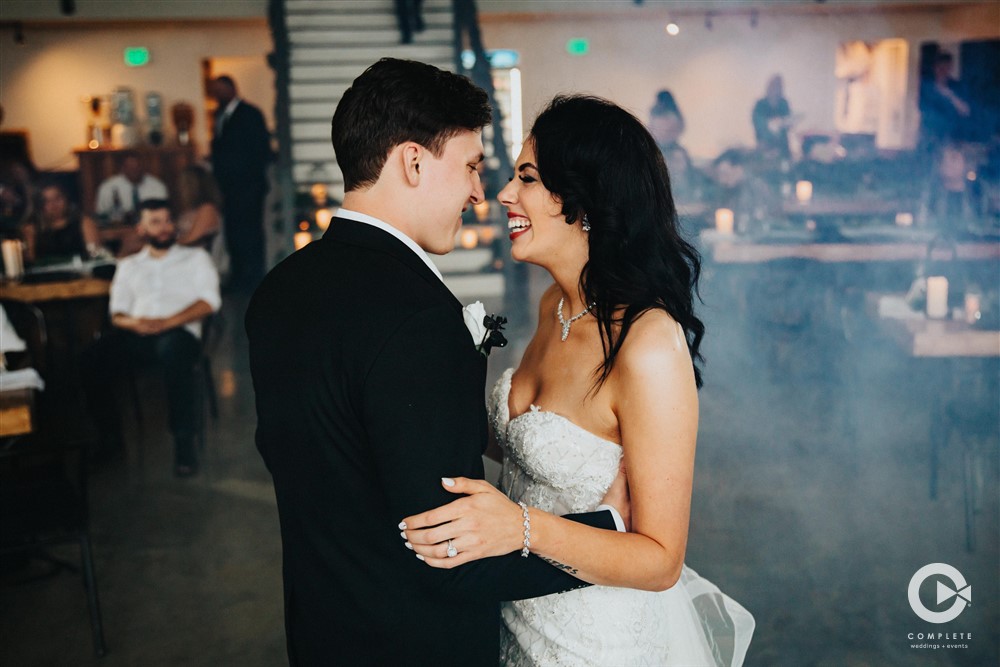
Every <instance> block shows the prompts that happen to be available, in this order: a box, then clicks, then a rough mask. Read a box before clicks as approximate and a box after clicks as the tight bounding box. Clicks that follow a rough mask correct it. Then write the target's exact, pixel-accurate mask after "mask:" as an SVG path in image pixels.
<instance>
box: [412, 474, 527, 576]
mask: <svg viewBox="0 0 1000 667" xmlns="http://www.w3.org/2000/svg"><path fill="white" fill-rule="evenodd" d="M449 482H451V484H449ZM441 485H442V486H444V488H445V489H446V490H448V491H450V492H451V493H458V494H465V497H464V498H459V499H458V500H455V501H453V502H450V503H448V504H447V505H442V506H441V507H437V508H435V509H432V510H429V511H427V512H423V513H422V514H416V515H414V516H408V517H406V518H405V519H403V522H402V523H401V524H400V528H401V529H402V528H404V526H405V530H403V532H402V533H401V534H400V536H401V537H403V539H405V540H406V547H407V548H409V549H412V550H413V551H414V552H416V555H417V558H419V559H421V560H423V561H424V562H426V563H427V564H428V565H430V566H431V567H437V568H444V569H448V568H452V567H455V566H456V565H462V564H463V563H468V562H469V561H473V560H478V559H480V558H489V557H491V556H502V555H504V554H508V553H510V552H512V551H517V550H519V549H521V547H522V546H523V545H524V526H523V524H522V521H523V519H522V517H521V508H520V507H519V506H518V505H517V504H516V503H513V502H511V500H510V499H509V498H507V496H505V495H504V494H503V493H501V492H500V491H498V490H497V489H496V488H494V487H493V485H491V484H490V483H489V482H486V481H483V480H481V479H468V478H466V477H456V478H454V479H450V478H442V480H441ZM449 541H450V542H451V544H452V546H453V547H454V549H455V551H457V552H458V553H457V554H456V555H455V556H453V557H451V558H449V557H448V543H449Z"/></svg>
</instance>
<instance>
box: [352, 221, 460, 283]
mask: <svg viewBox="0 0 1000 667" xmlns="http://www.w3.org/2000/svg"><path fill="white" fill-rule="evenodd" d="M334 217H335V218H344V219H346V220H353V221H354V222H363V223H365V224H366V225H371V226H372V227H377V228H379V229H381V230H382V231H384V232H386V233H388V234H391V235H392V236H395V237H396V238H397V239H399V240H400V241H402V242H403V244H404V245H406V247H407V248H409V249H410V250H412V251H413V252H414V253H415V254H416V256H417V257H419V258H420V259H421V261H423V263H424V264H426V265H427V268H429V269H430V270H431V271H433V272H434V275H435V276H437V277H438V279H439V280H440V281H441V282H444V276H442V275H441V272H440V271H439V270H438V268H437V267H436V266H434V262H432V261H431V258H430V257H428V256H427V253H426V252H425V251H424V249H423V248H421V247H420V246H419V245H417V242H416V241H414V240H413V239H411V238H410V237H409V236H407V235H406V234H404V233H403V232H401V231H399V230H398V229H396V228H395V227H393V226H392V225H390V224H389V223H388V222H385V221H384V220H379V219H378V218H374V217H372V216H370V215H366V214H364V213H358V212H357V211H352V210H350V209H346V208H341V209H338V210H337V212H336V213H335V214H334Z"/></svg>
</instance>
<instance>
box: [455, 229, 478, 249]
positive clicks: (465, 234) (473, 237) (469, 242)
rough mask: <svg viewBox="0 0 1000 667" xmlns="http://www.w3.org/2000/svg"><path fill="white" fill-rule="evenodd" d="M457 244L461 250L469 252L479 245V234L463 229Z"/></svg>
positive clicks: (472, 230)
mask: <svg viewBox="0 0 1000 667" xmlns="http://www.w3.org/2000/svg"><path fill="white" fill-rule="evenodd" d="M459 243H460V244H461V246H462V247H463V248H465V249H467V250H471V249H472V248H475V247H476V246H477V245H479V233H478V232H476V230H475V229H463V230H462V234H461V236H460V237H459Z"/></svg>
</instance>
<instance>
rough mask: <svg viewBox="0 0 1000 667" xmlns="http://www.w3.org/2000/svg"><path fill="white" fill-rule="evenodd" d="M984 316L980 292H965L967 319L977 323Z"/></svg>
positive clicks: (969, 321)
mask: <svg viewBox="0 0 1000 667" xmlns="http://www.w3.org/2000/svg"><path fill="white" fill-rule="evenodd" d="M982 316H983V313H982V310H981V306H980V305H979V294H977V293H975V292H966V293H965V321H966V322H968V323H969V324H975V323H976V322H977V321H979V318H981V317H982Z"/></svg>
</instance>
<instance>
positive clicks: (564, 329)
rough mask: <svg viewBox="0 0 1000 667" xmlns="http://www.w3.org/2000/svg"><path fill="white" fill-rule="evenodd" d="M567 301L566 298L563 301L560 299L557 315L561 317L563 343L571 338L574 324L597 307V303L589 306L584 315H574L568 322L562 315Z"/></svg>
mask: <svg viewBox="0 0 1000 667" xmlns="http://www.w3.org/2000/svg"><path fill="white" fill-rule="evenodd" d="M565 301H566V297H562V298H561V299H559V305H558V306H556V315H558V316H559V324H560V325H562V337H561V338H560V340H562V341H565V340H566V339H567V338H569V328H570V327H571V326H572V325H573V322H576V321H577V320H578V319H580V318H581V317H583V316H584V315H586V314H587V313H589V312H590V310H591V308H593V307H594V306H596V305H597V302H596V301H594V302H593V303H591V304H590V305H589V306H587V307H586V308H585V309H584V311H583V312H582V313H579V314H577V315H574V316H573V317H571V318H569V319H568V320H567V319H566V318H564V317H563V314H562V310H563V303H564V302H565Z"/></svg>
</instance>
